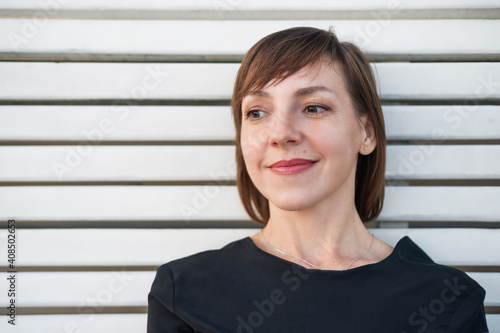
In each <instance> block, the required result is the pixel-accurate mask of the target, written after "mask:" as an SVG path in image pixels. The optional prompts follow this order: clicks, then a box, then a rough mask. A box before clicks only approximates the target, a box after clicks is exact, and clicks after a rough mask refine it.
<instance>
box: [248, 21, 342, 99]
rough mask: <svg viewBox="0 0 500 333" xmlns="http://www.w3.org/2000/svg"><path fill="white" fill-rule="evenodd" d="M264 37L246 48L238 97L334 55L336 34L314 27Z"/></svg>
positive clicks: (289, 30)
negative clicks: (245, 64) (247, 49)
mask: <svg viewBox="0 0 500 333" xmlns="http://www.w3.org/2000/svg"><path fill="white" fill-rule="evenodd" d="M285 32H286V35H285V38H283V35H284V33H283V32H278V33H274V34H271V35H269V36H267V37H266V38H264V39H263V40H262V42H261V43H258V44H256V45H254V46H253V47H252V48H251V49H250V50H249V52H248V54H247V57H245V58H246V59H245V60H246V61H245V60H244V61H243V62H247V64H249V65H248V66H242V67H241V68H240V69H241V70H242V73H239V75H238V76H239V77H244V78H245V80H244V82H241V86H240V87H241V89H240V90H239V93H240V95H239V96H238V97H239V98H243V97H244V96H245V95H246V94H248V93H249V92H250V91H254V90H260V89H262V88H264V87H265V86H266V85H267V84H268V83H272V84H274V83H279V82H281V81H282V80H284V79H286V78H287V77H288V76H290V75H293V74H294V73H296V72H298V71H299V70H301V69H302V68H304V67H307V66H309V65H313V64H315V63H317V62H319V61H320V60H321V59H322V58H326V59H329V60H330V62H332V61H333V59H335V58H337V57H336V51H337V50H336V48H335V45H336V42H338V41H336V36H335V35H334V34H332V33H330V32H327V31H324V30H318V29H315V28H300V27H299V28H292V29H288V30H285Z"/></svg>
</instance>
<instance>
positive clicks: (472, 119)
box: [383, 100, 500, 143]
mask: <svg viewBox="0 0 500 333" xmlns="http://www.w3.org/2000/svg"><path fill="white" fill-rule="evenodd" d="M476 104H477V100H472V101H470V102H467V103H462V104H457V105H449V106H400V105H386V106H384V107H383V111H384V120H385V126H386V131H387V138H388V139H389V140H428V141H431V142H434V143H440V142H445V141H447V140H498V139H500V130H499V128H500V106H493V105H484V106H483V105H481V106H480V105H476Z"/></svg>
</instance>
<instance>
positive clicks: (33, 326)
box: [0, 311, 147, 333]
mask: <svg viewBox="0 0 500 333" xmlns="http://www.w3.org/2000/svg"><path fill="white" fill-rule="evenodd" d="M2 317H5V318H3V319H5V320H2V321H0V330H1V331H2V332H5V333H10V332H12V333H19V332H23V333H24V332H37V333H69V332H75V333H76V332H78V333H109V332H120V333H146V322H147V315H146V314H143V313H140V314H134V313H132V314H101V313H100V311H94V312H88V313H84V314H79V315H77V314H75V315H17V316H16V325H15V326H12V325H10V324H8V323H7V316H5V315H3V316H2Z"/></svg>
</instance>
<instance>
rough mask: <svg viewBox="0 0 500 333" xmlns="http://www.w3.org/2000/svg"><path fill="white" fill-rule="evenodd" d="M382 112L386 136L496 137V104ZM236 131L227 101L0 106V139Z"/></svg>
mask: <svg viewBox="0 0 500 333" xmlns="http://www.w3.org/2000/svg"><path fill="white" fill-rule="evenodd" d="M383 111H384V118H385V123H386V131H387V138H388V140H428V141H432V142H435V143H440V142H446V141H447V140H500V131H499V130H498V129H499V128H500V106H493V105H480V106H478V105H455V106H405V105H385V106H383ZM108 119H109V120H108ZM107 123H109V124H110V125H106V124H107ZM207 123H210V126H206V124H207ZM103 130H104V131H103ZM234 135H235V133H234V125H233V120H232V115H231V109H230V107H228V106H179V105H176V106H134V107H127V106H84V105H50V106H47V105H0V140H2V141H32V140H33V141H39V140H41V141H68V140H71V141H82V142H83V141H93V142H109V141H139V142H144V141H195V142H196V141H215V140H221V141H234Z"/></svg>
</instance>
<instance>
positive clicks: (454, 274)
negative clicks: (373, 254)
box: [395, 236, 482, 290]
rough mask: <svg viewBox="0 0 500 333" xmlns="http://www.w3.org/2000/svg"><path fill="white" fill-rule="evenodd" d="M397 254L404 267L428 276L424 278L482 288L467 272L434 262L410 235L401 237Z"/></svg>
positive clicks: (396, 249) (470, 287) (411, 272)
mask: <svg viewBox="0 0 500 333" xmlns="http://www.w3.org/2000/svg"><path fill="white" fill-rule="evenodd" d="M395 255H396V257H397V259H398V260H399V262H400V263H401V265H402V266H403V268H405V269H406V270H407V271H408V272H409V273H410V274H415V275H419V276H420V277H427V278H426V279H424V280H429V279H432V280H434V281H435V282H439V281H441V282H443V283H445V284H448V282H447V281H457V282H456V283H458V282H460V283H462V284H465V285H467V287H468V289H469V290H472V289H476V288H481V286H480V285H479V284H478V283H477V282H476V281H475V280H473V279H472V278H471V277H469V275H467V274H466V273H465V272H463V271H461V270H459V269H457V268H454V267H451V266H447V265H442V264H438V263H436V262H434V261H433V260H432V259H431V257H430V256H429V255H428V254H427V253H426V252H425V251H424V250H423V249H422V248H420V247H419V246H418V245H417V244H416V243H415V242H413V240H411V239H410V238H409V237H408V236H405V237H403V238H401V240H400V241H399V242H398V244H397V245H396V247H395ZM481 289H482V288H481Z"/></svg>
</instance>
